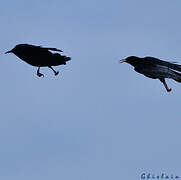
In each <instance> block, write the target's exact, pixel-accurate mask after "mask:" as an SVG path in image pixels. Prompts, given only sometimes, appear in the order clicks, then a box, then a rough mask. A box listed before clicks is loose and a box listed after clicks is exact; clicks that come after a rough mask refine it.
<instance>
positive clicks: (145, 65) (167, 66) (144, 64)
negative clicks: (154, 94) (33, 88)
mask: <svg viewBox="0 0 181 180" xmlns="http://www.w3.org/2000/svg"><path fill="white" fill-rule="evenodd" d="M123 62H126V63H128V64H130V65H132V66H133V67H134V70H135V71H136V72H138V73H141V74H143V75H145V76H146V77H149V78H152V79H159V80H160V81H161V82H162V83H163V85H164V87H165V89H166V90H167V92H170V91H171V88H169V87H168V85H167V83H166V81H165V78H170V79H173V80H175V81H177V82H180V83H181V73H178V72H176V71H180V72H181V65H178V64H175V63H171V62H167V61H163V60H160V59H157V58H154V57H144V58H140V57H136V56H129V57H127V58H126V59H122V60H120V63H123Z"/></svg>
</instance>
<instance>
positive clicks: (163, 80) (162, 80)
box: [160, 78, 172, 92]
mask: <svg viewBox="0 0 181 180" xmlns="http://www.w3.org/2000/svg"><path fill="white" fill-rule="evenodd" d="M160 81H161V82H162V83H163V85H164V86H165V89H166V90H167V92H170V91H171V90H172V89H171V88H169V87H168V86H167V83H166V82H165V79H164V78H163V79H160Z"/></svg>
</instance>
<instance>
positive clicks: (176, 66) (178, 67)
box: [145, 57, 181, 72]
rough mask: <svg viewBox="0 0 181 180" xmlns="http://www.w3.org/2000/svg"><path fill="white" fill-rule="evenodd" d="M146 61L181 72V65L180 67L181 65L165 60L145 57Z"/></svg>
mask: <svg viewBox="0 0 181 180" xmlns="http://www.w3.org/2000/svg"><path fill="white" fill-rule="evenodd" d="M145 59H146V60H148V61H150V62H152V63H155V64H158V65H162V66H166V67H168V68H170V69H173V70H176V71H180V72H181V65H179V64H176V63H171V62H167V61H163V60H160V59H157V58H154V57H145Z"/></svg>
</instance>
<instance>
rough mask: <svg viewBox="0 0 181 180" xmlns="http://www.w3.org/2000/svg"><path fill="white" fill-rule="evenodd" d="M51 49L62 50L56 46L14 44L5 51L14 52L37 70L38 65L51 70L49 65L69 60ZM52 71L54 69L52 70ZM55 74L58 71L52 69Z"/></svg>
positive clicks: (64, 62)
mask: <svg viewBox="0 0 181 180" xmlns="http://www.w3.org/2000/svg"><path fill="white" fill-rule="evenodd" d="M51 51H58V52H62V50H59V49H56V48H44V47H41V46H34V45H29V44H19V45H16V46H15V47H14V48H13V49H12V50H10V51H8V52H6V53H14V54H15V55H16V56H18V57H19V58H20V59H22V60H23V61H25V62H27V63H28V64H30V65H32V66H37V67H38V71H39V69H40V67H45V66H47V67H49V68H51V69H52V70H53V68H52V67H51V66H58V65H62V64H64V65H65V64H66V62H67V61H69V60H71V58H70V57H67V56H62V55H61V54H59V53H52V52H51ZM38 71H37V75H38V76H42V74H41V73H38ZM53 71H54V70H53ZM54 73H55V75H57V74H58V72H56V71H54Z"/></svg>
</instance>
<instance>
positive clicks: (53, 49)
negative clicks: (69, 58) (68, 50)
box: [44, 48, 63, 52]
mask: <svg viewBox="0 0 181 180" xmlns="http://www.w3.org/2000/svg"><path fill="white" fill-rule="evenodd" d="M44 49H47V50H51V51H59V52H63V51H62V50H60V49H57V48H44Z"/></svg>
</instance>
